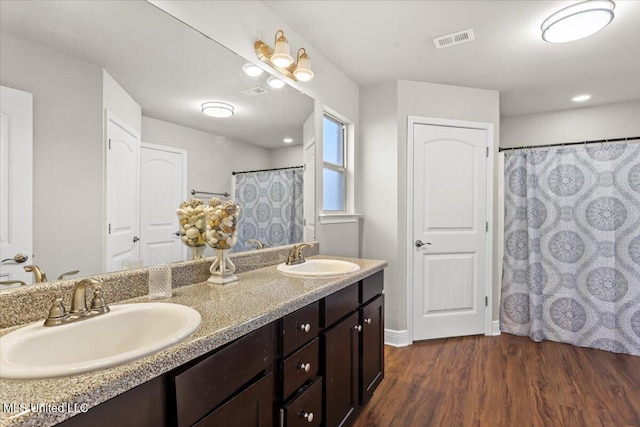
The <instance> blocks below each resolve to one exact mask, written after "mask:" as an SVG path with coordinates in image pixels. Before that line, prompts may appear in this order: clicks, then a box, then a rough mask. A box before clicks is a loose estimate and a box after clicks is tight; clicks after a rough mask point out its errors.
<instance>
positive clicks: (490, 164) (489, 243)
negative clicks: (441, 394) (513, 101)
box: [405, 116, 495, 344]
mask: <svg viewBox="0 0 640 427" xmlns="http://www.w3.org/2000/svg"><path fill="white" fill-rule="evenodd" d="M417 124H422V125H434V126H448V127H458V128H469V129H481V130H486V131H487V147H488V150H489V151H488V155H487V221H488V222H489V231H488V232H487V233H486V234H487V239H486V253H487V257H486V263H487V265H486V271H487V274H486V290H485V292H486V294H485V295H486V296H487V310H486V319H485V321H486V324H485V335H492V333H491V331H492V320H493V286H492V284H493V173H494V162H495V159H494V155H493V152H494V149H493V148H494V140H493V132H494V126H493V123H485V122H470V121H463V120H452V119H439V118H435V117H419V116H409V117H408V124H407V126H408V129H407V206H406V208H407V239H406V246H405V250H406V258H407V266H406V268H407V335H408V342H409V344H411V343H413V256H412V253H413V237H414V231H413V136H414V135H413V127H414V125H417Z"/></svg>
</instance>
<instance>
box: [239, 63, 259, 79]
mask: <svg viewBox="0 0 640 427" xmlns="http://www.w3.org/2000/svg"><path fill="white" fill-rule="evenodd" d="M242 71H244V72H245V74H246V75H248V76H251V77H256V76H259V75H261V74H262V73H264V70H263V69H262V68H260V67H258V66H257V65H256V64H252V63H248V64H244V65H243V66H242Z"/></svg>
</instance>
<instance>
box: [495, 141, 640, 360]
mask: <svg viewBox="0 0 640 427" xmlns="http://www.w3.org/2000/svg"><path fill="white" fill-rule="evenodd" d="M500 323H501V329H502V331H504V332H508V333H511V334H515V335H528V336H530V337H531V339H533V340H534V341H537V342H540V341H542V340H544V339H548V340H552V341H560V342H566V343H571V344H574V345H578V346H582V347H593V348H598V349H602V350H608V351H613V352H616V353H628V354H634V355H640V145H599V146H589V147H586V146H580V147H579V148H559V149H547V150H542V151H538V150H524V151H519V152H515V153H512V154H507V157H506V160H505V255H504V267H503V286H502V297H501V310H500Z"/></svg>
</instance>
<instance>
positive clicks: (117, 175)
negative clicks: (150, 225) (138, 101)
mask: <svg viewBox="0 0 640 427" xmlns="http://www.w3.org/2000/svg"><path fill="white" fill-rule="evenodd" d="M106 122H107V125H106V126H107V130H106V137H107V144H106V145H107V147H106V148H107V155H106V158H107V164H106V170H107V174H106V175H107V176H106V192H107V201H106V205H107V250H106V266H105V267H106V271H115V270H120V269H121V267H122V261H124V260H136V259H139V258H140V245H139V244H138V240H139V236H140V232H139V229H140V196H139V191H140V185H139V183H140V181H139V176H140V174H139V171H140V169H139V165H140V163H139V160H140V137H139V135H138V134H137V133H136V132H135V131H134V130H133V129H130V128H129V127H128V126H127V125H126V124H125V123H123V122H122V121H120V120H118V118H116V117H115V116H114V115H113V114H111V113H109V112H107V113H106Z"/></svg>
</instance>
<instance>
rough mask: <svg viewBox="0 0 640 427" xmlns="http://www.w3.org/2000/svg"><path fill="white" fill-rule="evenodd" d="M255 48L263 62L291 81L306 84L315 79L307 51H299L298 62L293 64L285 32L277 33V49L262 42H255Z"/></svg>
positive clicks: (279, 31)
mask: <svg viewBox="0 0 640 427" xmlns="http://www.w3.org/2000/svg"><path fill="white" fill-rule="evenodd" d="M253 48H254V50H255V51H256V55H258V58H259V59H260V60H261V61H262V62H266V63H267V64H269V65H270V66H272V67H273V68H275V69H276V70H278V71H279V72H280V73H282V74H284V75H285V76H287V77H289V78H290V79H292V80H294V81H298V80H300V81H303V82H306V81H309V80H311V79H312V78H313V72H312V71H311V61H310V60H309V55H307V51H306V50H305V49H304V48H300V49H298V53H297V55H296V56H297V58H296V61H297V62H293V58H292V57H291V53H290V50H289V42H288V41H287V39H286V37H285V36H284V31H282V30H278V31H276V42H275V48H273V49H272V48H271V47H269V46H268V45H267V44H266V43H265V42H263V41H262V40H258V41H257V42H255V43H254V45H253Z"/></svg>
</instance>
